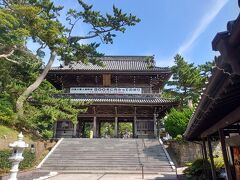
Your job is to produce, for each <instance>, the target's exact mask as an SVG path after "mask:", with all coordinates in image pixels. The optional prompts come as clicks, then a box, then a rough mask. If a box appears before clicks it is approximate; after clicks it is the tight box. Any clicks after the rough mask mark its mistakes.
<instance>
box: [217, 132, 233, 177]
mask: <svg viewBox="0 0 240 180" xmlns="http://www.w3.org/2000/svg"><path fill="white" fill-rule="evenodd" d="M218 133H219V137H220V142H221V147H222V154H223V160H224V166H225V171H226V173H227V180H232V174H231V167H230V165H229V161H228V156H227V149H226V142H225V136H224V133H223V130H222V129H219V130H218Z"/></svg>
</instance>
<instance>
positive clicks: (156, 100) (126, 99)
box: [54, 93, 178, 105]
mask: <svg viewBox="0 0 240 180" xmlns="http://www.w3.org/2000/svg"><path fill="white" fill-rule="evenodd" d="M54 97H56V98H70V99H73V100H76V101H85V102H93V103H108V104H109V103H114V104H145V105H147V104H150V105H160V104H161V105H164V104H166V105H177V104H178V102H177V101H176V100H174V99H165V98H162V97H160V96H159V95H153V94H141V95H115V94H94V95H93V94H70V93H66V94H55V95H54Z"/></svg>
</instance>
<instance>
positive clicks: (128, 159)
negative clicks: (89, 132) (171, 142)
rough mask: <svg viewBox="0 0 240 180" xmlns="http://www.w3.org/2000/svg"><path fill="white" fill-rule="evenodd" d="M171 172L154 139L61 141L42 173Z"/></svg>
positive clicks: (161, 150) (43, 165)
mask: <svg viewBox="0 0 240 180" xmlns="http://www.w3.org/2000/svg"><path fill="white" fill-rule="evenodd" d="M142 166H143V170H144V173H162V172H166V173H174V172H175V171H174V170H173V169H172V167H171V165H170V163H169V161H168V159H167V156H166V154H165V152H164V150H163V147H162V146H161V145H160V143H159V141H158V140H156V139H77V138H76V139H74V138H72V139H63V141H62V142H61V143H60V144H59V145H58V146H57V148H56V149H55V150H54V151H53V153H52V154H51V155H50V156H49V157H48V158H47V160H46V161H45V162H44V163H43V164H42V166H41V167H40V170H42V171H44V170H45V171H58V172H65V171H71V172H112V173H120V172H125V173H126V172H136V173H139V172H141V171H142Z"/></svg>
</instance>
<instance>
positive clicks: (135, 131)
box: [133, 107, 137, 137]
mask: <svg viewBox="0 0 240 180" xmlns="http://www.w3.org/2000/svg"><path fill="white" fill-rule="evenodd" d="M133 129H134V132H133V136H134V137H137V107H134V117H133Z"/></svg>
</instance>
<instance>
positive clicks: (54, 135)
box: [53, 121, 57, 138]
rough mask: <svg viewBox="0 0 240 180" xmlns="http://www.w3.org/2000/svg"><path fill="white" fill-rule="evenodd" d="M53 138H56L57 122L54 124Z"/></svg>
mask: <svg viewBox="0 0 240 180" xmlns="http://www.w3.org/2000/svg"><path fill="white" fill-rule="evenodd" d="M53 137H54V138H57V121H56V122H55V123H54V134H53Z"/></svg>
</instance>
